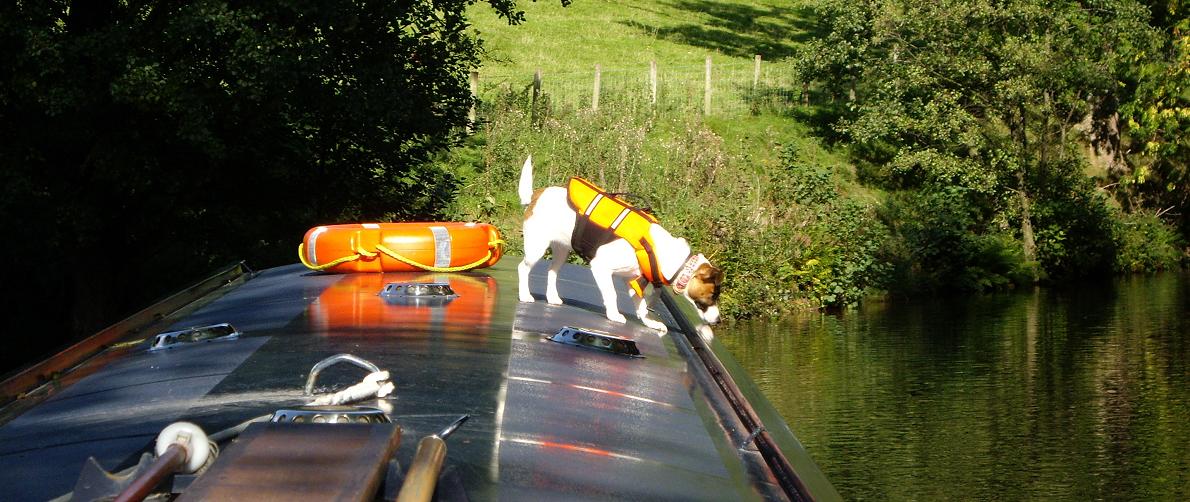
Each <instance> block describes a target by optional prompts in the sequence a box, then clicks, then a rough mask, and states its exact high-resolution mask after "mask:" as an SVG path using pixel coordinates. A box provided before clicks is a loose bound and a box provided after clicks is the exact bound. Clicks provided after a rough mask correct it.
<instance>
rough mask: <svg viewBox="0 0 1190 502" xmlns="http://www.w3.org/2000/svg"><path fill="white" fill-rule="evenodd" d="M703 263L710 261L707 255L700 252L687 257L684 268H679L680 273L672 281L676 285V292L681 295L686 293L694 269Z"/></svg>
mask: <svg viewBox="0 0 1190 502" xmlns="http://www.w3.org/2000/svg"><path fill="white" fill-rule="evenodd" d="M703 263H709V262H708V261H707V259H706V257H704V256H703V255H700V254H692V255H690V257H689V258H686V263H683V264H682V268H680V269H678V273H677V274H675V275H674V278H673V280H671V281H670V283H672V284H673V285H674V292H676V293H677V294H679V295H680V294H683V293H685V292H686V286H687V285H688V284H690V279H692V278H693V277H694V271H695V270H698V266H699V265H702V264H703Z"/></svg>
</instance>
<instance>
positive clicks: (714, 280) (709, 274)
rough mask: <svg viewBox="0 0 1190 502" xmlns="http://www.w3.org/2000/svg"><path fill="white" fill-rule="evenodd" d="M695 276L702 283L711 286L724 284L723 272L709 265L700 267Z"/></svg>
mask: <svg viewBox="0 0 1190 502" xmlns="http://www.w3.org/2000/svg"><path fill="white" fill-rule="evenodd" d="M694 276H695V277H697V278H698V280H700V281H703V282H707V283H711V284H719V283H721V282H723V271H722V270H719V268H718V267H715V266H714V265H711V264H709V263H704V264H703V265H702V266H700V267H698V270H697V271H696V272H695V273H694Z"/></svg>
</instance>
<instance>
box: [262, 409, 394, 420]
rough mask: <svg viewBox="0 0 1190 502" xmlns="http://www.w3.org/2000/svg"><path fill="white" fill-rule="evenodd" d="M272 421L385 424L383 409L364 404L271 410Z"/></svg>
mask: <svg viewBox="0 0 1190 502" xmlns="http://www.w3.org/2000/svg"><path fill="white" fill-rule="evenodd" d="M269 421H270V422H274V423H294V424H301V423H306V424H387V423H390V422H392V420H390V419H389V418H388V415H385V414H384V412H383V411H381V410H379V409H376V408H368V407H366V406H301V407H298V408H291V409H281V410H277V411H274V412H273V418H271V419H269Z"/></svg>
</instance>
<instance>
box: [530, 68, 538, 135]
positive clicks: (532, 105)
mask: <svg viewBox="0 0 1190 502" xmlns="http://www.w3.org/2000/svg"><path fill="white" fill-rule="evenodd" d="M540 93H541V69H540V68H538V69H537V71H535V72H533V101H532V102H531V103H529V120H530V121H531V122H532V123H533V124H534V125H536V124H537V95H538V94H540Z"/></svg>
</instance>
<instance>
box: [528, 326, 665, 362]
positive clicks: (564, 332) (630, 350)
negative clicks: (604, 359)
mask: <svg viewBox="0 0 1190 502" xmlns="http://www.w3.org/2000/svg"><path fill="white" fill-rule="evenodd" d="M550 340H552V341H555V342H558V343H565V344H567V345H578V346H580V347H587V348H592V349H596V350H602V351H604V352H611V353H613V354H620V355H625V356H631V357H644V356H642V355H640V350H639V349H637V348H636V341H635V340H633V339H631V338H625V337H622V336H617V335H613V334H611V333H604V332H602V331H596V330H593V329H586V328H575V327H572V326H563V327H562V329H559V330H558V333H557V334H555V335H554V336H552V337H550Z"/></svg>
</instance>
